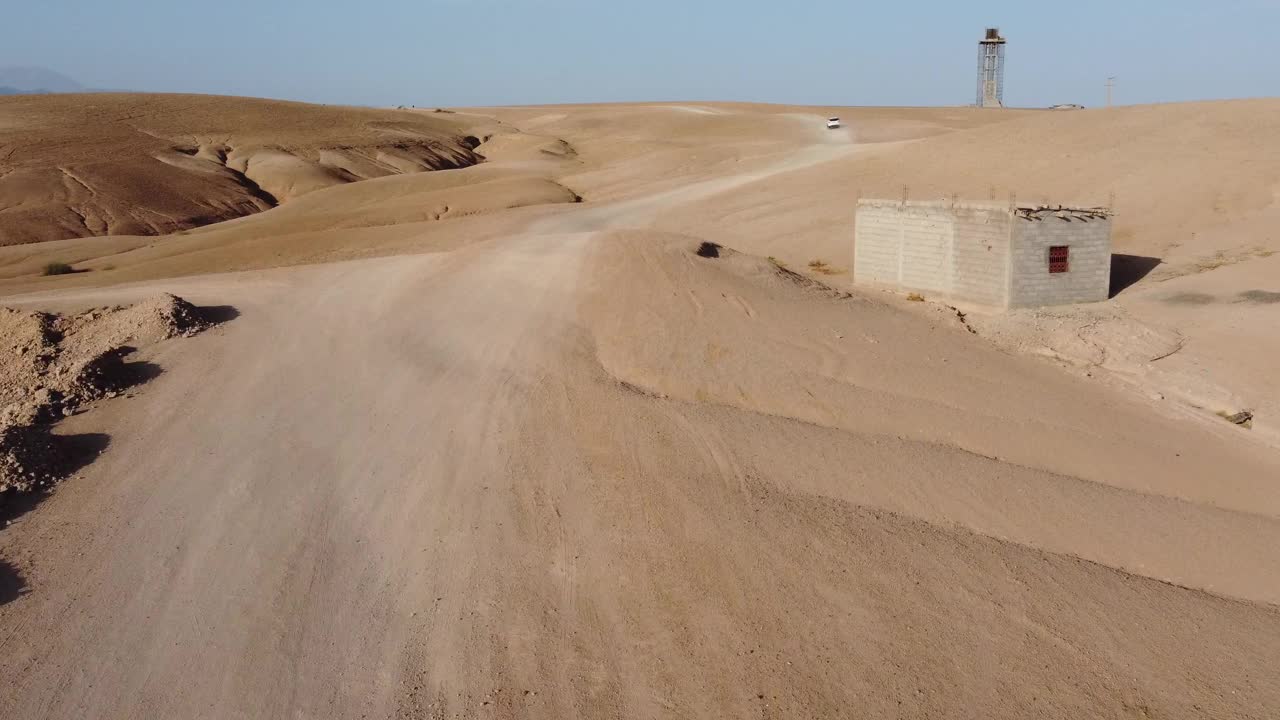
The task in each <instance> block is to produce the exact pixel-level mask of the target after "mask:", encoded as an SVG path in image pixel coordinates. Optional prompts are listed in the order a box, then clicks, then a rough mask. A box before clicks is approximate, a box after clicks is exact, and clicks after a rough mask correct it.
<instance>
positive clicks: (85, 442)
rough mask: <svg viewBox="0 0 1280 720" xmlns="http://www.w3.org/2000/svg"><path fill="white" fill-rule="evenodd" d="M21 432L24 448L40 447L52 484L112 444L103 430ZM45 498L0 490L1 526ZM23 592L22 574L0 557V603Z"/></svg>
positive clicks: (42, 427)
mask: <svg viewBox="0 0 1280 720" xmlns="http://www.w3.org/2000/svg"><path fill="white" fill-rule="evenodd" d="M24 435H25V436H26V437H25V438H24V439H23V440H24V444H25V445H26V446H27V447H36V448H39V449H40V450H41V452H42V453H44V454H45V457H46V458H49V460H48V461H47V462H48V464H47V465H46V468H45V469H46V477H48V478H50V480H49V482H51V483H52V482H57V481H58V480H62V479H64V478H66V477H69V476H71V475H74V474H76V473H77V472H79V471H80V470H82V469H84V468H85V467H87V466H88V465H89V464H90V463H92V462H93V461H94V460H96V459H97V458H98V456H99V455H101V454H102V453H103V451H105V450H106V449H107V446H108V445H110V444H111V438H110V437H109V436H107V435H104V434H102V433H83V434H80V435H56V434H54V433H53V432H52V426H50V425H37V426H35V427H31V428H26V429H25V431H24ZM47 497H49V490H47V489H39V490H34V491H32V492H6V493H0V528H4V527H5V526H7V525H8V524H9V523H10V522H11V521H13V520H16V519H18V518H20V517H22V516H23V515H26V514H27V513H29V512H31V511H32V510H34V509H35V508H36V506H37V505H39V504H40V503H41V502H43V501H44V500H45V498H47ZM0 532H2V530H0ZM25 592H27V585H26V581H25V580H24V579H23V577H22V573H20V572H18V569H17V568H16V567H14V566H13V565H12V564H11V563H9V562H8V561H6V560H4V559H3V558H0V605H4V604H5V603H9V602H12V601H14V600H16V599H17V598H18V597H20V596H21V595H22V594H23V593H25Z"/></svg>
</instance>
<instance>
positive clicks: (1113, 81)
mask: <svg viewBox="0 0 1280 720" xmlns="http://www.w3.org/2000/svg"><path fill="white" fill-rule="evenodd" d="M1115 87H1116V79H1115V78H1114V77H1109V78H1107V107H1111V93H1112V91H1113V90H1115Z"/></svg>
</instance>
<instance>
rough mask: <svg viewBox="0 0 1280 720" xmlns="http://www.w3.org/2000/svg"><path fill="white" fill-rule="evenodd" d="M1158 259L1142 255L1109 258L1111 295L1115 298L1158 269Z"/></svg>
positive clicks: (1114, 255)
mask: <svg viewBox="0 0 1280 720" xmlns="http://www.w3.org/2000/svg"><path fill="white" fill-rule="evenodd" d="M1160 262H1161V260H1160V258H1154V257H1144V256H1142V255H1116V254H1113V255H1112V256H1111V294H1110V297H1115V296H1117V295H1119V294H1120V293H1122V292H1124V291H1125V290H1127V289H1128V288H1129V287H1131V286H1132V285H1134V284H1135V283H1137V282H1138V281H1139V280H1141V279H1142V278H1144V277H1146V276H1147V275H1150V274H1151V271H1152V270H1155V269H1156V268H1157V267H1160Z"/></svg>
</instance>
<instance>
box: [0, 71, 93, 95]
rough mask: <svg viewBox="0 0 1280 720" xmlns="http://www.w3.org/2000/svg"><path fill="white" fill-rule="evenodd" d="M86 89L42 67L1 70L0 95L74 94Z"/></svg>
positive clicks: (64, 76) (60, 74)
mask: <svg viewBox="0 0 1280 720" xmlns="http://www.w3.org/2000/svg"><path fill="white" fill-rule="evenodd" d="M84 90H85V87H84V86H83V85H81V84H80V83H78V82H76V81H75V80H72V79H71V78H69V77H67V76H66V75H63V74H62V73H58V72H54V71H53V70H50V69H48V68H42V67H2V68H0V95H18V94H22V93H74V92H84Z"/></svg>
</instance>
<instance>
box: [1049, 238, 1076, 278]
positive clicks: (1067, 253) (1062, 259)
mask: <svg viewBox="0 0 1280 720" xmlns="http://www.w3.org/2000/svg"><path fill="white" fill-rule="evenodd" d="M1070 269H1071V248H1070V247H1068V246H1066V245H1054V246H1053V247H1051V248H1049V272H1051V273H1064V272H1067V271H1068V270H1070Z"/></svg>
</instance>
